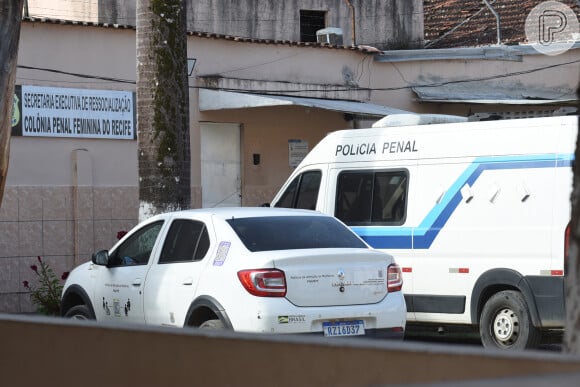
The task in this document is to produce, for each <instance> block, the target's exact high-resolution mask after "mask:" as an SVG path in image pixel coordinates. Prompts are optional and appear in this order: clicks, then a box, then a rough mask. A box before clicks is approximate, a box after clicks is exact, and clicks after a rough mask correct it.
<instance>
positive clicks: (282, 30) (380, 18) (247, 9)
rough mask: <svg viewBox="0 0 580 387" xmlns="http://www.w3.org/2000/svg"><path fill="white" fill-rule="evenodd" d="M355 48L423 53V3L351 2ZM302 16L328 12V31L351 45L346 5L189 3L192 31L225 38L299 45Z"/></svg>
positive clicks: (325, 1) (335, 0)
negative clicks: (304, 12)
mask: <svg viewBox="0 0 580 387" xmlns="http://www.w3.org/2000/svg"><path fill="white" fill-rule="evenodd" d="M351 3H352V5H353V7H354V9H355V23H354V24H355V28H354V29H355V40H356V42H354V43H356V44H363V45H370V46H375V47H377V48H379V49H386V48H418V47H421V46H422V41H423V14H422V9H423V2H422V1H418V0H394V1H385V0H371V1H369V0H352V1H351ZM300 10H309V11H324V12H326V27H338V28H341V29H342V31H343V43H344V44H345V45H352V44H353V39H352V32H353V31H352V15H351V11H350V8H349V6H348V4H347V2H345V1H344V0H290V1H284V2H275V1H268V0H246V1H237V0H222V1H219V2H216V1H212V0H201V1H194V2H188V9H187V14H188V20H189V23H188V27H189V29H190V30H193V31H203V32H214V33H218V34H224V35H234V36H242V37H251V38H256V39H276V40H291V41H300Z"/></svg>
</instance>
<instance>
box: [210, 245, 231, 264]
mask: <svg viewBox="0 0 580 387" xmlns="http://www.w3.org/2000/svg"><path fill="white" fill-rule="evenodd" d="M230 246H231V242H226V241H221V242H220V245H219V246H218V249H217V253H216V254H215V258H214V260H213V265H214V266H221V265H223V264H224V261H225V260H226V257H227V256H228V251H229V250H230Z"/></svg>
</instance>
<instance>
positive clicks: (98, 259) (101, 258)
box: [91, 250, 109, 266]
mask: <svg viewBox="0 0 580 387" xmlns="http://www.w3.org/2000/svg"><path fill="white" fill-rule="evenodd" d="M91 260H92V261H93V263H94V264H95V265H99V266H107V265H108V264H109V252H108V251H107V250H100V251H97V252H96V253H94V254H93V257H92V259H91Z"/></svg>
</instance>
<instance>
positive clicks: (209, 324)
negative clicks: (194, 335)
mask: <svg viewBox="0 0 580 387" xmlns="http://www.w3.org/2000/svg"><path fill="white" fill-rule="evenodd" d="M199 327H200V328H201V329H214V330H222V329H225V326H224V323H223V322H221V320H207V321H204V322H203V323H202V324H201V325H200V326H199Z"/></svg>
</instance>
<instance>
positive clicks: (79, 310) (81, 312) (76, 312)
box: [64, 305, 95, 320]
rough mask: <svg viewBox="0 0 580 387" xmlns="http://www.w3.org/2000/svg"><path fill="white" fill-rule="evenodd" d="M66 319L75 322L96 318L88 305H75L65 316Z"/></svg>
mask: <svg viewBox="0 0 580 387" xmlns="http://www.w3.org/2000/svg"><path fill="white" fill-rule="evenodd" d="M64 317H65V318H72V319H75V320H94V319H95V316H94V315H93V314H92V313H91V311H90V309H89V308H88V307H87V306H86V305H75V306H73V307H72V308H70V309H69V310H67V311H66V313H65V314H64Z"/></svg>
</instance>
